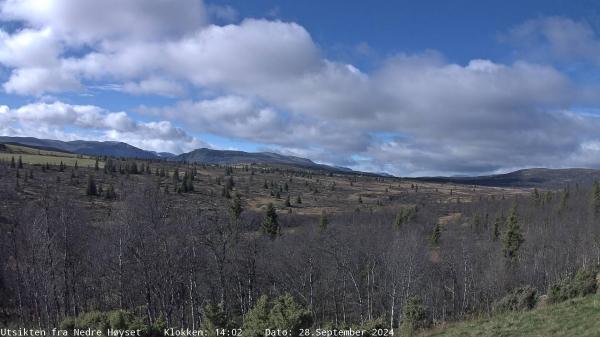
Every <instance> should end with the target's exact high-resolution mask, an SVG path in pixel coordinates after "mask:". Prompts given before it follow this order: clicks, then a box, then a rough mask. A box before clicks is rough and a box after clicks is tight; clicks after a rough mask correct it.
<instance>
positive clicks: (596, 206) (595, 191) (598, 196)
mask: <svg viewBox="0 0 600 337" xmlns="http://www.w3.org/2000/svg"><path fill="white" fill-rule="evenodd" d="M590 202H591V206H592V214H594V216H598V215H600V184H599V183H598V181H596V180H595V181H594V184H593V186H592V197H591V200H590Z"/></svg>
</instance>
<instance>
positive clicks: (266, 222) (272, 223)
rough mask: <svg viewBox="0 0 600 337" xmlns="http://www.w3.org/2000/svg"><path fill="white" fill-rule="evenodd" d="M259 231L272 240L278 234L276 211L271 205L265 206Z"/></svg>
mask: <svg viewBox="0 0 600 337" xmlns="http://www.w3.org/2000/svg"><path fill="white" fill-rule="evenodd" d="M261 231H262V232H263V233H264V234H266V235H268V236H269V237H271V239H274V238H275V237H276V236H277V234H279V222H278V220H277V211H275V206H273V203H269V204H268V205H267V212H266V214H265V218H264V219H263V221H262V224H261Z"/></svg>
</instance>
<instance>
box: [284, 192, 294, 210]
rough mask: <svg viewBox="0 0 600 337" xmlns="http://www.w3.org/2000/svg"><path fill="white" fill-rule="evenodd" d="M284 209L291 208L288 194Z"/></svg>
mask: <svg viewBox="0 0 600 337" xmlns="http://www.w3.org/2000/svg"><path fill="white" fill-rule="evenodd" d="M285 207H292V204H291V203H290V195H289V194H288V195H287V197H286V198H285Z"/></svg>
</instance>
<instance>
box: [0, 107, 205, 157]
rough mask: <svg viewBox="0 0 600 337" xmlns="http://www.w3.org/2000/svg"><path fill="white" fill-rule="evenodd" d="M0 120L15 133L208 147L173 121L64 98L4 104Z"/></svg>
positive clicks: (152, 146)
mask: <svg viewBox="0 0 600 337" xmlns="http://www.w3.org/2000/svg"><path fill="white" fill-rule="evenodd" d="M0 122H2V123H1V124H2V125H3V127H2V128H0V131H1V132H2V133H3V134H6V135H11V136H32V137H40V138H53V139H63V140H75V139H91V140H113V141H124V142H128V143H130V144H132V145H134V146H138V147H141V148H144V149H148V150H154V151H171V152H175V153H181V152H185V151H190V150H192V149H196V148H198V147H203V146H207V145H206V144H205V143H203V142H201V141H200V140H198V139H196V138H195V137H193V136H190V135H189V134H188V133H187V132H186V131H184V130H183V129H181V128H179V127H176V126H174V125H173V124H172V123H171V122H169V121H157V122H145V123H142V122H138V121H135V120H134V119H133V118H131V117H130V116H129V115H128V114H127V113H126V112H123V111H119V112H111V111H107V110H105V109H103V108H100V107H98V106H94V105H72V104H67V103H63V102H60V101H55V102H52V103H44V102H37V103H31V104H27V105H23V106H21V107H18V108H15V109H11V108H9V107H8V106H0Z"/></svg>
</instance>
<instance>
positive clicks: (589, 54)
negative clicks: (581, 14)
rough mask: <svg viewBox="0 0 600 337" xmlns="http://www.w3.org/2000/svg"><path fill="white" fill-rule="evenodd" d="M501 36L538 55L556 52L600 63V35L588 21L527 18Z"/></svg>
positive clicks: (558, 55)
mask: <svg viewBox="0 0 600 337" xmlns="http://www.w3.org/2000/svg"><path fill="white" fill-rule="evenodd" d="M501 40H504V41H506V42H508V43H511V44H513V45H514V46H516V47H517V48H519V50H520V51H521V52H524V53H525V54H529V55H527V56H533V57H535V58H537V59H547V58H548V57H549V56H553V57H555V58H558V59H560V60H563V61H572V60H585V61H591V62H593V63H595V64H599V63H600V36H598V34H597V33H596V32H595V31H594V30H593V29H592V27H591V26H590V25H589V24H588V23H586V22H581V21H575V20H572V19H570V18H566V17H558V16H552V17H542V18H537V19H533V20H528V21H526V22H524V23H522V24H520V25H517V26H516V27H513V28H512V29H510V30H509V31H508V32H507V33H505V34H502V35H501Z"/></svg>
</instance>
